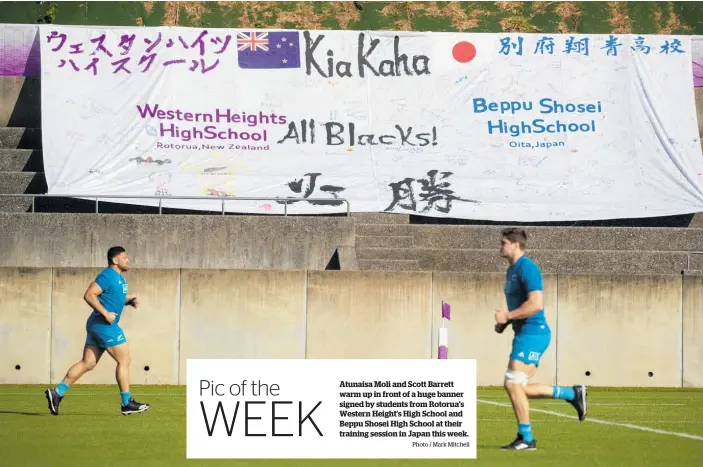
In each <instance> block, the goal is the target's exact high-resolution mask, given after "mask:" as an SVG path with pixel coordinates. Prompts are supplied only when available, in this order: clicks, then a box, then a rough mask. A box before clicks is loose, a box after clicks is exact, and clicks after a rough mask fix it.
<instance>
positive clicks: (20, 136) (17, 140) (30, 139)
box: [0, 127, 42, 149]
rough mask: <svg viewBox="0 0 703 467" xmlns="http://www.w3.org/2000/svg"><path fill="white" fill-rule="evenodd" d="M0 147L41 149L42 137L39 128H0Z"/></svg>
mask: <svg viewBox="0 0 703 467" xmlns="http://www.w3.org/2000/svg"><path fill="white" fill-rule="evenodd" d="M0 148H9V149H41V148H42V137H41V130H40V129H39V128H22V127H9V128H8V127H2V128H0Z"/></svg>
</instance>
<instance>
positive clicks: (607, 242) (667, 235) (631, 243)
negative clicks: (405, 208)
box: [357, 225, 703, 255]
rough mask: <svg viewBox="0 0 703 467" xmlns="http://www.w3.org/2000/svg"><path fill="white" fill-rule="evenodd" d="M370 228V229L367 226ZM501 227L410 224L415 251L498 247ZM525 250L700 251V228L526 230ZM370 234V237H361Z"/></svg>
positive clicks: (702, 247) (702, 243)
mask: <svg viewBox="0 0 703 467" xmlns="http://www.w3.org/2000/svg"><path fill="white" fill-rule="evenodd" d="M369 227H371V226H369ZM504 227H505V226H467V225H461V226H455V225H441V226H440V225H433V226H429V225H411V226H410V228H411V230H410V232H408V233H405V235H412V236H413V245H414V246H415V247H416V248H439V249H461V250H467V249H472V250H474V249H475V250H483V249H491V250H495V251H496V253H497V251H498V249H499V248H500V232H501V230H502V229H503V228H504ZM525 230H526V232H527V250H528V251H531V250H562V251H563V250H599V251H603V250H613V251H620V250H628V251H629V252H628V254H630V255H632V254H633V252H634V251H703V229H695V228H690V227H670V228H662V227H527V228H525ZM357 234H358V232H357ZM365 235H372V234H365Z"/></svg>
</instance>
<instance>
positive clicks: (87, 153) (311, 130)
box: [39, 25, 703, 221]
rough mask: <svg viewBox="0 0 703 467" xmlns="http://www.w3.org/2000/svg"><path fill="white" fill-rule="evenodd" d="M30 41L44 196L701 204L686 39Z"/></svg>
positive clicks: (502, 209)
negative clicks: (36, 60)
mask: <svg viewBox="0 0 703 467" xmlns="http://www.w3.org/2000/svg"><path fill="white" fill-rule="evenodd" d="M39 41H40V47H41V62H42V63H41V79H42V125H43V144H44V146H43V147H44V166H45V171H46V178H47V183H48V186H49V192H50V193H53V194H70V195H94V194H100V195H108V194H110V195H113V194H117V195H129V196H137V195H138V196H154V195H160V196H164V197H166V199H165V200H164V201H163V206H165V207H182V208H188V209H208V210H210V209H220V204H219V203H217V202H215V203H213V202H212V201H210V200H205V201H192V200H177V199H168V197H173V196H209V197H212V198H213V200H215V201H216V200H217V199H219V197H222V196H238V197H261V198H272V199H271V200H262V201H230V202H228V203H226V205H225V209H226V210H227V211H232V212H247V213H261V214H265V213H272V214H280V213H283V211H284V206H283V204H284V201H283V199H284V198H295V200H293V201H291V202H289V205H288V207H287V209H288V212H289V213H291V214H322V213H333V212H343V211H345V210H346V206H345V205H344V204H343V203H342V201H341V199H342V198H344V199H346V200H348V201H349V203H350V206H351V210H352V211H355V212H398V213H410V214H413V213H415V214H418V215H426V216H436V217H455V218H471V219H486V220H498V221H561V220H589V219H607V218H622V217H650V216H662V215H674V214H682V213H690V212H697V211H702V210H703V190H702V189H701V181H702V180H703V156H702V155H701V144H700V141H699V133H698V123H697V118H696V108H695V102H694V88H693V79H692V74H693V66H692V55H691V51H692V41H691V37H690V36H676V35H671V36H669V35H656V36H654V35H642V36H640V35H636V34H635V35H579V34H574V35H572V34H565V35H560V34H544V35H543V34H519V33H510V34H507V33H506V34H483V33H481V34H473V33H425V32H374V31H333V30H330V31H311V30H256V29H247V30H243V29H197V28H180V27H158V28H143V27H134V28H129V27H120V28H107V27H72V26H58V25H42V26H40V31H39ZM129 202H132V203H137V204H145V205H149V204H151V205H156V204H158V203H159V201H158V200H151V201H147V200H139V199H130V200H129Z"/></svg>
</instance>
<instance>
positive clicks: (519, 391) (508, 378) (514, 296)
mask: <svg viewBox="0 0 703 467" xmlns="http://www.w3.org/2000/svg"><path fill="white" fill-rule="evenodd" d="M501 240H502V243H501V248H500V254H501V256H502V257H504V258H506V259H507V260H508V262H509V264H510V266H509V267H508V270H507V273H506V276H505V290H504V291H505V298H506V301H507V304H508V311H505V310H496V312H495V320H496V326H495V330H496V332H498V333H502V332H503V331H504V330H505V328H506V327H507V326H508V325H509V324H511V323H512V326H513V331H514V333H515V336H514V337H513V348H512V352H511V353H510V360H509V363H508V369H507V371H506V372H505V389H506V391H507V393H508V396H509V397H510V401H511V402H512V405H513V411H514V412H515V418H516V419H517V422H518V435H517V438H516V439H515V441H513V442H512V443H510V444H508V445H506V446H503V447H502V448H501V449H510V450H534V449H536V444H535V440H534V438H533V436H532V426H531V425H530V408H529V402H528V398H553V399H563V400H565V401H567V402H568V403H570V404H571V405H573V406H574V408H575V409H576V412H577V413H578V416H579V420H581V421H583V420H584V419H585V418H586V386H582V385H578V386H572V387H565V386H548V385H544V384H527V380H528V379H529V378H530V377H532V376H533V375H534V374H535V372H536V371H537V367H538V366H539V362H540V360H541V358H542V355H544V352H545V350H547V347H549V343H550V341H551V339H552V331H551V329H550V328H549V325H548V324H547V319H546V318H545V316H544V297H543V291H544V288H543V285H542V273H541V272H540V269H539V267H538V266H537V265H536V264H535V262H534V261H532V259H530V258H528V257H527V256H525V246H526V244H527V234H526V233H525V231H524V230H522V229H505V230H503V232H502V239H501Z"/></svg>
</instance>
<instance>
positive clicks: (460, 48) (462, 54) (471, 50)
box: [452, 41, 476, 63]
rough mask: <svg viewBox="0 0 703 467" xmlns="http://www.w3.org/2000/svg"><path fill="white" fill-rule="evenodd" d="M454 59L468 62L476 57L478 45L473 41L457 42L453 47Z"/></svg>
mask: <svg viewBox="0 0 703 467" xmlns="http://www.w3.org/2000/svg"><path fill="white" fill-rule="evenodd" d="M452 56H454V60H456V61H457V62H460V63H468V62H470V61H471V60H473V59H474V57H476V46H474V45H473V44H472V43H471V42H466V41H462V42H457V43H456V44H455V45H454V48H453V49H452Z"/></svg>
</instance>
